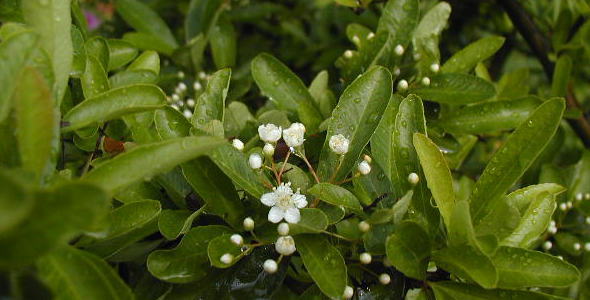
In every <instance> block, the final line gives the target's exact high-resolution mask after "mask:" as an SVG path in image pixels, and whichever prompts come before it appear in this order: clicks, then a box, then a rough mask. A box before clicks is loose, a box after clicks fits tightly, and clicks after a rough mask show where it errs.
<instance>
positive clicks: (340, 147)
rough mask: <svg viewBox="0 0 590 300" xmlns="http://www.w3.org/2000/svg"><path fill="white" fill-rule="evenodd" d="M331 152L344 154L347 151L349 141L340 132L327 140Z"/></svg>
mask: <svg viewBox="0 0 590 300" xmlns="http://www.w3.org/2000/svg"><path fill="white" fill-rule="evenodd" d="M328 144H329V145H330V149H331V150H332V152H334V153H336V154H338V155H344V154H346V153H347V152H348V146H349V144H350V141H349V140H348V139H347V138H346V137H345V136H344V135H342V134H337V135H333V136H331V137H330V141H329V142H328Z"/></svg>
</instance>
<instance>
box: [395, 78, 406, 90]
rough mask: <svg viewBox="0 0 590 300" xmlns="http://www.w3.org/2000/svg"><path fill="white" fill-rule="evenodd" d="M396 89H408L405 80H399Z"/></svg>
mask: <svg viewBox="0 0 590 300" xmlns="http://www.w3.org/2000/svg"><path fill="white" fill-rule="evenodd" d="M397 89H398V90H401V91H405V90H407V89H408V82H407V81H406V80H405V79H402V80H400V81H399V82H398V83H397Z"/></svg>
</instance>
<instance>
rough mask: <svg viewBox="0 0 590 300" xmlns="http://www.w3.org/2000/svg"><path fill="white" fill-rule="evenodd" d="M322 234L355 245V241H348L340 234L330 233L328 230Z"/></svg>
mask: <svg viewBox="0 0 590 300" xmlns="http://www.w3.org/2000/svg"><path fill="white" fill-rule="evenodd" d="M322 233H325V234H327V235H331V236H333V237H335V238H339V239H341V240H345V241H347V242H350V243H354V241H353V240H351V239H347V238H345V237H343V236H341V235H339V234H337V233H333V232H329V231H326V230H324V231H322Z"/></svg>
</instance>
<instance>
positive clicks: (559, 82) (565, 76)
mask: <svg viewBox="0 0 590 300" xmlns="http://www.w3.org/2000/svg"><path fill="white" fill-rule="evenodd" d="M572 67H573V62H572V59H571V58H570V57H569V56H568V55H567V54H563V55H560V56H559V58H558V59H557V63H556V64H555V71H553V80H552V82H551V95H552V96H555V97H565V96H566V93H567V88H568V84H569V81H570V75H571V73H572Z"/></svg>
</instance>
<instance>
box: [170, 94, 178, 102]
mask: <svg viewBox="0 0 590 300" xmlns="http://www.w3.org/2000/svg"><path fill="white" fill-rule="evenodd" d="M172 101H174V102H178V101H180V96H178V94H172Z"/></svg>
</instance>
